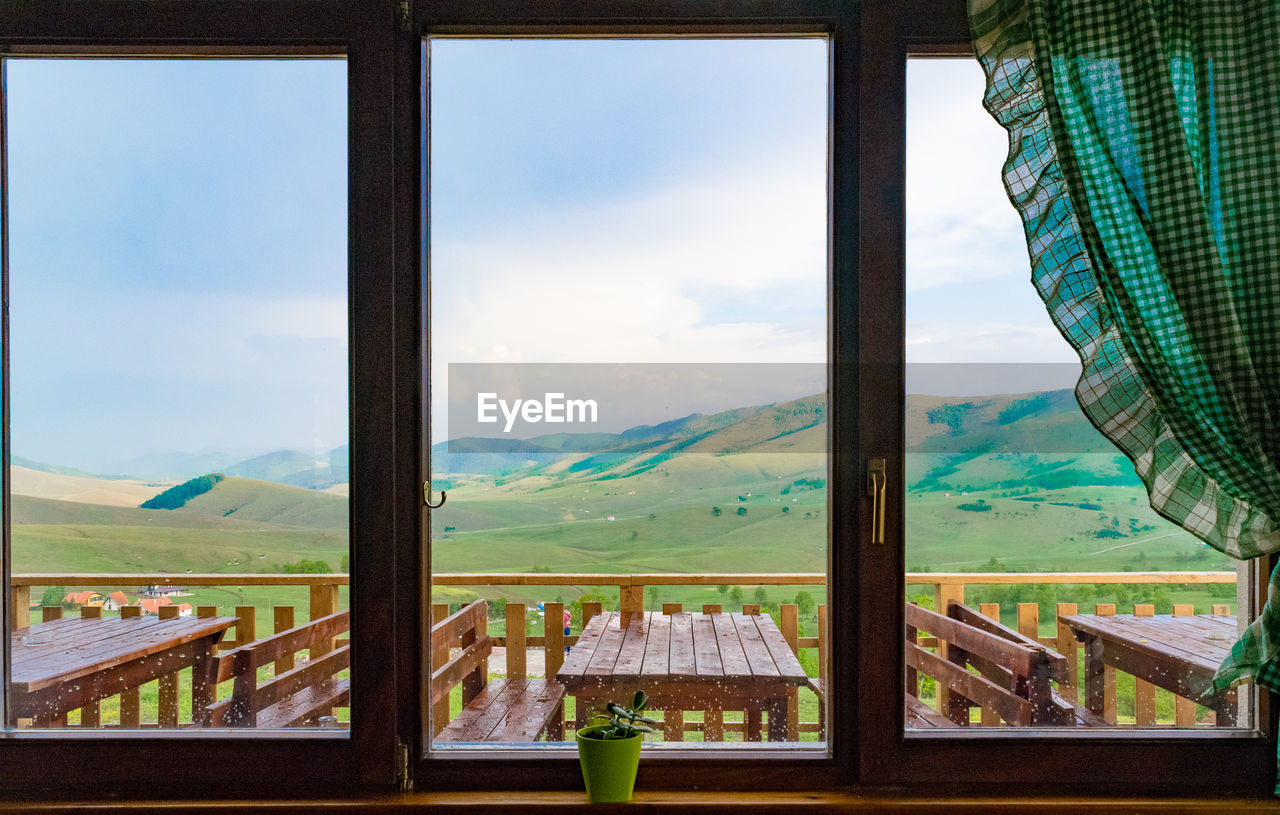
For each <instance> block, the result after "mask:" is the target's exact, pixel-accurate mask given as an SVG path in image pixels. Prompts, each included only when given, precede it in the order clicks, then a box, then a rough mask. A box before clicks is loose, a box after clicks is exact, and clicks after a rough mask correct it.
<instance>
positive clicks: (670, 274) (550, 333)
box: [432, 165, 827, 362]
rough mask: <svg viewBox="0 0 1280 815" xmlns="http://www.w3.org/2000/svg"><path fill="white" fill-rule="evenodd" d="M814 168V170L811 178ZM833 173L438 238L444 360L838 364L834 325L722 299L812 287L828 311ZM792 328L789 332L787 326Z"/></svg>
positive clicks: (692, 186) (784, 171) (692, 189)
mask: <svg viewBox="0 0 1280 815" xmlns="http://www.w3.org/2000/svg"><path fill="white" fill-rule="evenodd" d="M798 169H799V170H801V171H803V169H804V168H803V166H802V167H800V168H798ZM823 181H824V174H823V173H822V172H821V169H820V168H819V171H818V172H816V173H815V172H809V173H804V172H797V168H796V167H795V166H794V165H791V166H779V167H776V168H773V169H772V170H757V171H756V172H750V171H743V168H735V170H734V171H731V172H724V173H720V174H715V175H710V174H709V175H707V176H705V177H703V178H700V179H695V180H691V181H687V182H685V183H682V184H680V185H678V186H672V187H668V188H665V189H661V190H658V191H655V192H654V193H653V194H651V195H648V196H646V197H643V198H637V199H634V200H630V201H625V202H621V203H619V204H618V205H617V206H613V207H608V208H600V209H594V210H587V209H581V208H571V209H562V210H556V211H543V212H540V213H538V214H536V215H534V216H531V217H530V218H528V219H526V220H524V221H522V222H519V223H510V224H507V225H504V226H502V227H500V229H498V230H495V234H494V235H493V236H492V238H490V239H489V240H486V241H484V242H482V243H481V242H477V241H472V242H470V243H466V244H461V243H457V242H452V241H449V240H448V237H447V236H438V239H437V244H436V249H435V251H434V253H433V258H432V315H433V326H432V342H433V346H434V348H433V356H434V357H435V359H437V360H441V361H446V362H462V361H465V362H500V361H501V362H624V361H633V362H634V361H643V362H689V361H698V362H738V361H745V360H750V361H756V362H764V361H778V362H796V361H801V360H809V361H820V360H822V359H823V358H825V344H826V340H825V333H826V332H825V326H824V325H822V324H821V323H818V324H814V325H809V326H803V327H799V328H797V327H795V326H794V325H793V324H791V323H790V322H789V321H788V318H790V317H792V316H793V315H791V314H787V313H781V311H779V312H778V313H775V314H770V313H769V309H768V308H767V307H760V308H756V309H748V313H747V314H744V315H742V316H741V318H740V319H737V320H734V321H726V320H723V319H709V313H710V312H711V311H713V310H714V307H715V305H716V302H715V301H716V298H717V296H723V297H724V298H737V297H741V296H743V295H744V294H752V293H757V294H758V293H761V292H765V291H767V290H768V289H770V288H772V287H777V286H792V287H801V289H802V290H803V289H805V288H808V289H812V292H813V312H814V313H815V314H823V313H825V297H826V220H827V219H826V195H825V188H824V186H825V185H824V183H823ZM788 326H790V327H788Z"/></svg>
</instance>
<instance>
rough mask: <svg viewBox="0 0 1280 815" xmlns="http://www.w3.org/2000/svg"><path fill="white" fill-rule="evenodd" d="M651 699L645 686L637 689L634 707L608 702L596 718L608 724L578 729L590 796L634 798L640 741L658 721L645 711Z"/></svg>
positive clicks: (595, 799) (602, 799)
mask: <svg viewBox="0 0 1280 815" xmlns="http://www.w3.org/2000/svg"><path fill="white" fill-rule="evenodd" d="M648 703H649V697H648V696H647V695H645V692H644V691H642V690H638V691H636V695H635V696H634V697H632V699H631V707H629V708H627V707H623V706H622V705H620V704H618V703H616V702H610V703H609V704H608V705H606V706H605V711H606V713H603V714H597V715H596V716H595V717H594V718H596V719H604V720H605V721H606V723H605V724H597V725H592V726H590V727H584V728H582V729H581V730H579V731H578V761H579V763H581V764H582V780H583V781H584V782H586V785H587V800H589V801H591V802H593V803H598V802H599V803H603V802H618V801H630V800H631V790H632V789H633V788H634V787H635V784H636V769H637V767H639V765H640V742H641V740H642V739H643V738H644V734H645V733H652V732H653V728H652V727H650V726H649V725H653V724H657V722H656V721H654V720H653V719H650V718H648V717H646V716H643V715H641V714H642V712H643V711H644V707H645V705H646V704H648Z"/></svg>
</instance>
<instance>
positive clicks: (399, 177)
mask: <svg viewBox="0 0 1280 815" xmlns="http://www.w3.org/2000/svg"><path fill="white" fill-rule="evenodd" d="M553 32H554V33H556V34H558V35H562V36H564V35H569V36H572V35H581V36H606V35H625V34H668V35H669V34H676V35H679V34H681V33H686V34H690V35H707V34H711V33H725V34H748V33H768V32H777V33H796V32H814V33H824V34H827V35H828V36H830V37H831V38H832V51H831V54H832V74H831V75H832V77H833V89H832V96H831V112H832V130H831V142H830V143H831V150H832V163H831V167H830V177H831V188H830V193H829V194H830V201H831V227H830V237H829V249H830V257H831V263H830V268H831V270H832V271H831V298H830V306H829V308H830V319H829V323H830V330H831V339H830V343H831V344H830V348H831V357H832V360H833V362H832V364H831V377H830V382H831V393H830V398H831V408H832V410H831V414H832V417H833V420H832V430H831V433H832V435H831V451H832V456H831V463H830V467H831V473H832V482H831V483H832V492H831V506H832V508H833V512H832V516H833V519H832V521H831V528H830V536H831V537H830V539H831V541H832V550H833V551H832V556H831V566H830V568H831V575H832V581H831V583H832V587H831V592H830V597H829V602H830V603H831V607H832V614H833V619H839V620H844V621H847V623H846V624H843V625H836V626H834V627H833V633H832V655H831V659H832V665H831V676H832V677H833V686H834V687H835V688H838V689H839V690H838V692H837V693H836V694H835V695H834V698H833V703H832V710H831V716H832V723H833V727H832V729H831V732H832V754H831V756H830V757H829V758H821V757H818V758H809V759H803V760H797V759H788V758H780V757H744V758H733V759H729V758H709V759H707V760H699V761H697V762H696V764H695V763H694V762H691V761H688V760H686V759H676V758H671V759H667V758H660V759H654V760H652V761H649V760H646V761H645V762H644V765H643V766H642V768H641V774H640V781H639V783H640V785H641V786H642V787H643V788H648V789H703V790H706V789H732V790H766V789H767V790H782V789H793V790H814V791H820V790H828V791H830V790H839V789H849V788H851V787H853V786H854V785H857V787H858V788H860V789H865V790H867V791H868V792H876V791H879V793H884V794H893V791H894V790H896V789H902V790H909V791H911V792H913V793H917V794H918V793H919V792H921V791H927V792H928V793H929V794H930V795H931V796H935V797H936V796H947V795H973V794H983V793H991V794H996V795H999V794H1002V793H1003V794H1008V795H1022V796H1025V795H1028V794H1035V793H1037V792H1039V793H1043V794H1045V795H1054V794H1057V795H1060V794H1062V793H1063V792H1064V791H1071V790H1079V791H1081V792H1089V793H1096V792H1099V791H1116V792H1124V793H1126V794H1144V793H1145V794H1154V795H1163V796H1175V795H1195V796H1204V795H1248V796H1263V795H1266V794H1268V793H1269V792H1270V788H1271V778H1272V773H1273V772H1274V761H1275V758H1274V756H1275V736H1274V733H1275V727H1274V724H1275V713H1274V710H1275V706H1274V705H1270V706H1267V707H1268V708H1269V710H1270V711H1271V712H1270V714H1269V715H1268V716H1267V721H1268V722H1269V724H1270V725H1271V726H1270V727H1269V728H1268V732H1269V733H1271V734H1272V735H1270V736H1266V737H1258V738H1243V739H1242V738H1220V737H1213V736H1212V735H1210V736H1204V735H1203V734H1192V735H1191V736H1190V737H1169V738H1158V739H1157V738H1141V737H1140V738H1123V739H1107V738H1085V739H1080V738H1063V737H1038V736H1033V737H1029V738H1023V737H1020V736H1021V735H1025V734H1015V735H1013V736H1010V737H993V736H990V735H983V734H978V733H975V734H960V735H958V736H957V737H955V738H950V739H941V740H938V739H909V738H907V737H905V736H904V734H903V731H902V714H901V710H902V707H901V699H902V681H903V679H902V677H903V670H902V647H901V641H902V640H901V631H902V619H901V608H902V601H903V593H904V592H903V586H902V580H901V577H902V570H903V551H902V543H901V542H902V530H903V520H902V515H901V510H900V507H899V506H896V505H895V504H893V503H891V504H890V507H889V509H890V512H889V516H888V529H889V531H890V535H889V543H887V544H885V545H883V546H873V545H870V544H868V543H866V542H865V534H864V533H865V530H867V529H868V528H869V524H870V520H869V505H868V503H867V501H866V500H865V499H864V497H863V494H862V489H861V487H862V484H863V483H864V480H865V475H864V466H865V459H866V458H867V457H869V456H884V457H886V458H887V459H888V460H889V475H890V479H891V482H890V483H892V484H895V485H897V487H898V489H899V494H901V487H902V468H901V455H900V454H901V445H902V441H901V440H902V438H903V433H902V426H901V421H902V420H901V417H902V408H903V396H902V394H903V368H902V338H903V329H904V324H903V312H904V290H903V236H904V228H903V220H904V209H903V190H904V177H905V176H904V152H905V139H904V126H905V116H904V103H905V60H906V56H907V54H908V53H909V52H914V51H925V52H930V51H933V52H937V51H941V52H944V53H963V52H965V51H966V42H967V39H968V31H967V24H966V22H965V19H964V3H963V0H901V2H894V0H863V2H862V3H861V4H860V5H859V4H858V3H856V2H855V0H579V1H578V2H573V3H566V2H561V1H560V0H485V2H476V0H434V1H433V0H409V2H404V3H402V2H400V0H199V2H196V1H195V0H41V2H37V3H6V4H3V5H0V48H2V49H4V51H5V52H7V53H37V52H39V53H68V54H82V53H100V54H129V55H156V56H182V55H195V56H201V55H239V54H243V55H250V54H261V53H279V54H286V55H287V54H291V53H333V52H334V51H337V52H341V53H343V54H345V56H346V58H347V59H348V77H349V80H348V81H349V86H348V87H349V119H348V122H349V129H350V132H349V144H350V152H349V155H350V159H349V162H350V167H349V171H350V176H349V178H350V209H349V213H350V215H349V235H350V242H349V247H350V249H349V251H350V289H349V295H350V300H349V309H350V311H349V330H350V392H351V396H350V400H351V405H350V408H351V409H350V416H351V448H352V505H351V530H352V531H351V542H352V543H351V546H352V558H351V565H352V573H353V581H352V594H351V603H352V625H353V637H352V649H353V656H352V662H353V676H354V682H353V702H352V710H353V717H354V718H353V730H352V732H351V734H350V737H346V736H335V735H333V734H329V733H304V734H301V735H299V736H297V737H293V738H288V739H282V738H279V737H276V736H270V735H265V736H256V735H255V736H253V737H245V736H239V735H236V736H234V737H226V736H223V735H219V734H215V735H203V736H200V737H196V736H191V735H188V734H184V733H181V732H179V733H167V734H157V733H154V732H149V733H136V734H108V733H93V734H70V733H68V734H65V735H64V734H47V733H44V734H42V733H21V732H19V733H10V734H6V735H5V736H4V737H3V738H0V795H10V796H11V795H19V794H21V795H25V796H42V797H53V798H61V799H66V798H70V797H73V796H75V795H77V794H96V795H102V794H104V793H109V794H116V795H121V796H152V797H154V796H158V795H187V796H190V795H192V794H198V795H203V796H211V795H250V796H254V797H259V798H278V797H282V796H287V795H300V794H302V795H327V796H341V797H345V796H349V795H350V794H352V793H353V792H355V791H357V790H359V789H362V788H370V787H382V788H387V787H391V786H393V785H394V784H395V783H396V780H397V766H398V760H399V756H400V755H401V749H402V745H403V746H407V748H408V750H409V751H410V752H411V753H412V754H413V755H414V756H415V758H414V760H413V761H412V762H411V767H410V775H411V776H412V778H413V781H414V783H415V786H416V788H417V789H419V790H468V789H469V790H495V791H496V790H501V789H529V790H539V789H576V788H579V787H578V785H579V784H580V779H579V777H578V770H577V767H576V760H575V759H573V758H572V757H571V756H568V755H561V756H554V757H545V758H543V757H530V758H516V759H509V760H508V759H483V758H474V757H471V758H454V757H447V756H439V755H435V754H433V755H432V756H430V757H429V758H420V757H418V754H419V753H420V752H421V751H420V747H421V743H420V739H419V737H418V735H417V734H420V733H421V723H422V719H421V716H420V714H425V706H424V705H422V702H421V693H422V682H421V680H422V677H423V676H424V673H423V671H424V660H425V653H424V649H422V648H421V637H422V634H423V631H424V626H423V620H422V613H421V609H420V607H421V606H422V605H423V598H424V597H425V596H426V595H425V587H426V585H427V581H428V579H429V574H428V568H429V554H428V551H429V549H428V547H429V542H428V541H426V538H425V530H426V526H425V524H424V522H423V520H424V519H423V515H422V510H421V509H420V500H421V492H420V490H421V482H422V479H423V475H424V472H425V470H424V462H423V461H422V458H421V456H422V453H421V450H422V445H421V444H420V441H421V440H422V439H424V438H425V437H424V434H425V433H426V432H427V423H426V422H425V421H424V417H423V410H424V407H425V400H424V398H423V397H424V395H423V393H422V391H421V388H422V382H423V378H422V374H423V372H424V370H425V362H426V359H427V341H426V340H425V338H426V337H427V336H428V335H429V330H430V326H429V325H426V316H425V311H424V310H423V309H422V307H421V304H422V302H423V294H424V292H425V288H424V285H423V277H422V274H421V272H420V269H421V263H422V261H423V258H424V254H423V252H424V240H425V236H424V235H423V232H422V227H421V218H422V214H423V211H424V210H423V206H422V200H421V196H422V190H423V183H422V179H421V177H420V159H421V143H420V138H421V119H420V115H421V109H420V105H421V98H422V97H421V92H422V87H421V76H422V68H423V66H422V65H421V54H422V38H423V37H424V36H426V35H429V34H432V33H437V34H466V33H472V34H480V35H497V34H538V33H547V34H550V33H553ZM6 301H7V297H6ZM5 339H6V340H7V338H5ZM6 353H7V342H6ZM5 387H7V383H6V385H5ZM5 396H6V398H5V399H4V404H5V409H6V410H7V405H8V399H7V394H5ZM886 417H889V418H888V420H886ZM6 418H7V417H6ZM5 432H6V433H7V421H6V422H5ZM7 503H8V502H7V501H6V502H5V504H6V507H7ZM5 520H6V524H5V529H6V534H5V546H6V550H5V552H4V554H5V556H6V557H5V562H6V563H7V562H8V558H7V554H8V552H7V545H8V539H7V528H8V527H7V518H6V519H5ZM4 583H5V585H6V588H4V592H5V593H6V597H5V602H4V606H3V607H4V608H5V609H7V608H8V606H9V603H8V597H7V592H8V589H7V580H6V581H4ZM886 610H887V611H886ZM0 614H3V612H0ZM4 640H5V642H6V643H7V637H6V638H4ZM5 647H6V648H7V645H6V646H5ZM859 700H861V701H859ZM402 735H403V736H404V738H403V739H401V738H400V736H402ZM1152 768H1159V770H1158V772H1157V771H1153V769H1152ZM879 793H877V794H879Z"/></svg>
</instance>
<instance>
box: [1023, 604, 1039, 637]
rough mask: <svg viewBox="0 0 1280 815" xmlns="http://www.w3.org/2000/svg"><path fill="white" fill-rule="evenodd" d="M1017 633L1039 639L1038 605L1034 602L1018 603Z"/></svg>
mask: <svg viewBox="0 0 1280 815" xmlns="http://www.w3.org/2000/svg"><path fill="white" fill-rule="evenodd" d="M1018 633H1019V634H1021V635H1022V636H1024V637H1026V638H1028V639H1032V640H1035V641H1036V642H1039V641H1040V606H1039V605H1038V604H1036V603H1018Z"/></svg>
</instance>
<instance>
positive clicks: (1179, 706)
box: [1173, 605, 1196, 727]
mask: <svg viewBox="0 0 1280 815" xmlns="http://www.w3.org/2000/svg"><path fill="white" fill-rule="evenodd" d="M1192 611H1194V609H1191V610H1188V609H1187V607H1186V606H1185V605H1184V606H1181V607H1180V608H1175V609H1174V610H1173V614H1174V616H1175V617H1191V616H1193V614H1192V613H1191V612H1192ZM1179 612H1182V613H1179ZM1173 725H1174V727H1195V726H1196V703H1195V702H1193V701H1191V700H1190V699H1183V698H1182V697H1181V696H1174V697H1173Z"/></svg>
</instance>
